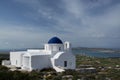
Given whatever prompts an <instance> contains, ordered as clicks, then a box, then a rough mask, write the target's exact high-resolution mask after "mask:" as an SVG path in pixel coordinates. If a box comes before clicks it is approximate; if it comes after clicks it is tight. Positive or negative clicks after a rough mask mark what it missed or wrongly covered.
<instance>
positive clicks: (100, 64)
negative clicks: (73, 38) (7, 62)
mask: <svg viewBox="0 0 120 80" xmlns="http://www.w3.org/2000/svg"><path fill="white" fill-rule="evenodd" d="M76 57H77V61H76V62H77V63H76V64H77V69H80V68H83V65H91V66H92V67H94V68H95V69H96V72H84V73H82V72H80V71H79V70H66V71H65V72H63V73H57V72H55V70H54V69H52V68H44V69H42V70H33V71H31V72H25V71H24V72H22V71H10V69H9V68H7V67H5V66H1V65H0V80H68V79H72V80H77V79H82V80H120V77H119V76H120V58H95V57H87V56H81V55H76ZM3 59H9V55H7V54H5V55H4V54H1V55H0V63H1V61H2V60H3ZM81 65H82V66H81ZM84 68H85V66H84Z"/></svg>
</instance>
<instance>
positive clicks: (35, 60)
mask: <svg viewBox="0 0 120 80" xmlns="http://www.w3.org/2000/svg"><path fill="white" fill-rule="evenodd" d="M31 61H32V62H31V69H43V68H48V67H51V61H50V56H49V55H40V56H39V55H38V56H31Z"/></svg>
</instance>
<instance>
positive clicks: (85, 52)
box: [72, 49, 120, 58]
mask: <svg viewBox="0 0 120 80" xmlns="http://www.w3.org/2000/svg"><path fill="white" fill-rule="evenodd" d="M72 52H73V53H74V54H82V55H87V56H91V57H102V58H107V57H120V53H105V52H97V51H89V50H79V49H77V50H76V49H73V50H72Z"/></svg>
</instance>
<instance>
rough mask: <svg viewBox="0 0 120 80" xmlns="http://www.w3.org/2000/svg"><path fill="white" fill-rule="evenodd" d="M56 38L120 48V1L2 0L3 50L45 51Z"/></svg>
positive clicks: (76, 44) (0, 40) (0, 38)
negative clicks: (37, 49)
mask: <svg viewBox="0 0 120 80" xmlns="http://www.w3.org/2000/svg"><path fill="white" fill-rule="evenodd" d="M54 36H57V37H59V38H60V39H61V40H62V41H63V42H64V41H70V42H71V43H72V46H73V47H94V48H120V0H0V49H21V48H42V47H43V46H44V44H45V43H47V42H48V40H49V39H50V38H52V37H54Z"/></svg>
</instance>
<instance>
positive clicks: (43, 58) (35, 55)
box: [2, 37, 76, 72]
mask: <svg viewBox="0 0 120 80" xmlns="http://www.w3.org/2000/svg"><path fill="white" fill-rule="evenodd" d="M5 63H8V62H6V61H3V63H2V64H3V65H6V64H5ZM10 63H11V64H10V65H14V66H16V67H20V68H21V69H23V70H28V71H32V70H36V69H43V68H49V67H52V68H53V69H55V70H56V71H57V72H62V71H64V70H65V69H75V67H76V58H75V56H74V55H73V54H72V51H71V44H70V43H69V42H65V43H63V42H62V41H61V40H60V39H59V38H58V37H53V38H51V39H50V40H49V41H48V43H47V44H45V45H44V49H43V50H42V49H28V50H27V51H18V52H10Z"/></svg>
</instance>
